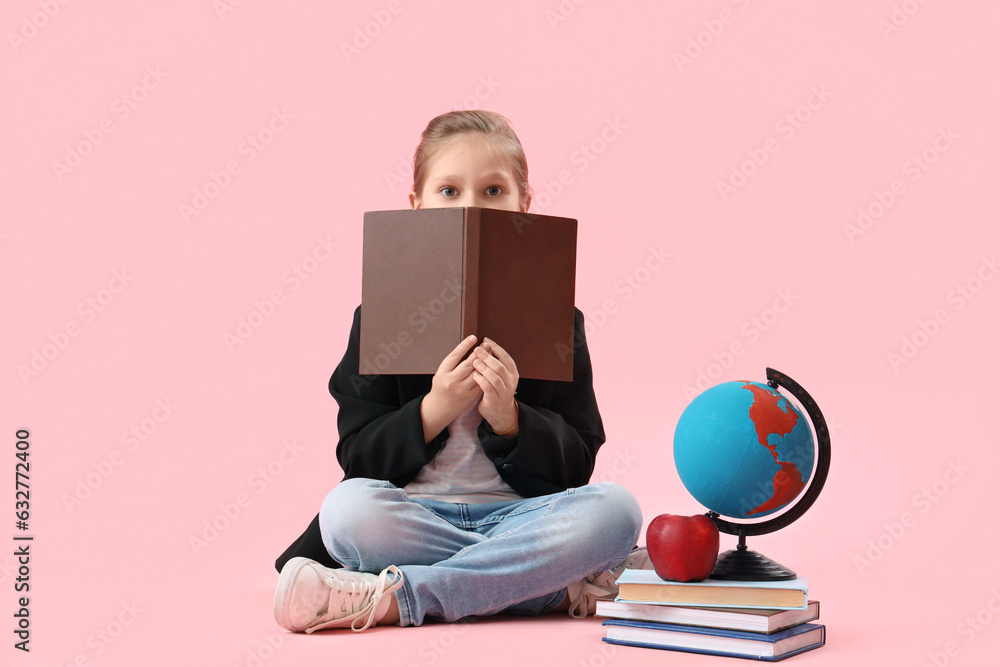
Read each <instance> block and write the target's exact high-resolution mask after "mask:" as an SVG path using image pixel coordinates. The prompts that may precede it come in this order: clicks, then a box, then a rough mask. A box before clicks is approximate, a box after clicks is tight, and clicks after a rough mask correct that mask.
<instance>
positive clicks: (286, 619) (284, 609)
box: [274, 557, 403, 634]
mask: <svg viewBox="0 0 1000 667" xmlns="http://www.w3.org/2000/svg"><path fill="white" fill-rule="evenodd" d="M389 575H392V576H393V581H392V583H391V584H389ZM402 585H403V573H402V572H400V571H399V569H398V568H396V566H395V565H390V566H389V567H387V568H386V569H384V570H382V573H381V574H378V575H375V574H371V573H368V572H356V571H353V570H343V569H331V568H328V567H324V566H322V565H320V564H319V563H317V562H316V561H314V560H310V559H308V558H300V557H299V558H292V559H291V560H290V561H288V562H287V563H285V566H284V567H283V568H281V574H280V575H278V587H277V590H276V591H275V593H274V620H275V621H277V623H278V625H280V626H281V627H283V628H285V629H286V630H291V631H292V632H302V631H305V632H306V633H307V634H311V633H313V632H316V631H317V630H323V629H325V628H344V627H350V628H351V629H352V630H354V631H355V632H360V631H362V630H365V629H366V628H368V627H369V626H372V625H375V623H376V622H377V621H379V620H381V618H382V617H383V616H384V615H385V612H386V610H387V609H388V608H389V603H390V602H391V601H392V595H391V593H392V592H393V591H395V590H396V589H397V588H399V587H400V586H402ZM359 622H362V623H363V625H361V627H358V625H357V624H358V623H359Z"/></svg>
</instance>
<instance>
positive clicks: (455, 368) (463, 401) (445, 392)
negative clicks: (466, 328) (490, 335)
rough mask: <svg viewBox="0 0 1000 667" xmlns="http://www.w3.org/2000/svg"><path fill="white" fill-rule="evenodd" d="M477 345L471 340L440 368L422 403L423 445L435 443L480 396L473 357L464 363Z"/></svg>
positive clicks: (455, 351) (445, 359) (457, 349)
mask: <svg viewBox="0 0 1000 667" xmlns="http://www.w3.org/2000/svg"><path fill="white" fill-rule="evenodd" d="M475 343H476V337H475V336H469V337H468V338H466V339H465V340H463V341H462V342H461V343H459V344H458V345H457V346H456V347H455V349H454V350H452V351H451V352H449V353H448V355H447V356H446V357H445V358H444V359H443V360H442V361H441V363H440V365H438V369H437V372H436V373H434V378H433V379H432V380H431V390H430V392H429V393H428V394H427V395H426V396H424V398H423V400H422V401H421V402H420V419H421V421H422V422H423V425H424V442H430V441H431V440H433V439H434V437H435V436H437V434H438V433H440V432H441V431H443V430H444V428H445V427H446V426H447V425H448V424H450V423H451V422H452V420H453V419H455V417H457V416H459V415H460V414H462V413H463V412H464V411H465V409H466V408H468V407H469V406H470V405H472V403H473V401H475V400H476V398H477V397H478V396H479V391H480V390H479V385H478V384H476V381H475V380H474V379H473V377H472V355H470V356H469V358H468V359H463V357H464V356H465V355H466V353H467V352H468V351H469V350H470V349H472V346H473V345H474V344H475Z"/></svg>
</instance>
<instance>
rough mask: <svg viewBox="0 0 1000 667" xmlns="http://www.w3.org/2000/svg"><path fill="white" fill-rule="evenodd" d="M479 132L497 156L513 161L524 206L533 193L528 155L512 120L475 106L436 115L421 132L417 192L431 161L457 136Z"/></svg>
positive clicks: (415, 157) (415, 181)
mask: <svg viewBox="0 0 1000 667" xmlns="http://www.w3.org/2000/svg"><path fill="white" fill-rule="evenodd" d="M472 132H478V133H480V134H482V135H483V136H484V137H486V139H487V145H488V146H489V147H490V150H491V151H492V152H493V153H494V154H495V155H497V156H499V157H502V158H504V159H506V160H507V161H508V162H510V166H511V170H512V171H513V172H514V180H515V181H516V182H517V189H518V196H519V203H520V205H521V207H522V208H523V207H524V205H525V203H526V202H527V201H528V197H529V196H530V195H531V186H530V185H528V159H527V158H526V157H525V155H524V148H522V147H521V142H520V141H519V140H518V138H517V135H516V134H514V130H513V129H511V127H510V122H509V121H508V120H507V119H506V118H504V117H503V116H501V115H500V114H498V113H494V112H492V111H483V110H481V109H474V110H470V111H450V112H448V113H445V114H441V115H440V116H437V117H436V118H433V119H432V120H431V122H429V123H427V128H426V129H425V130H424V132H423V134H421V135H420V144H419V145H418V146H417V150H416V152H414V154H413V192H414V193H415V194H416V196H417V197H420V193H421V191H422V190H423V188H424V181H426V180H427V165H428V163H429V162H430V160H431V158H433V157H434V156H435V155H437V153H438V151H440V150H441V149H442V148H444V146H446V145H447V144H448V143H449V142H450V141H451V140H452V139H453V138H455V137H457V136H461V135H463V134H469V133H472Z"/></svg>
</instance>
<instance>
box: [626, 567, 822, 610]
mask: <svg viewBox="0 0 1000 667" xmlns="http://www.w3.org/2000/svg"><path fill="white" fill-rule="evenodd" d="M808 591H809V581H808V580H807V579H805V578H801V577H800V578H798V579H793V580H790V581H731V580H725V581H723V580H719V579H706V580H704V581H697V582H678V581H664V580H663V579H660V578H659V577H658V576H656V572H655V571H654V570H625V571H624V572H623V573H622V574H621V576H620V577H618V597H617V601H619V602H646V603H649V604H661V605H678V606H697V607H746V608H758V609H805V608H806V603H807V602H808V597H807V594H808Z"/></svg>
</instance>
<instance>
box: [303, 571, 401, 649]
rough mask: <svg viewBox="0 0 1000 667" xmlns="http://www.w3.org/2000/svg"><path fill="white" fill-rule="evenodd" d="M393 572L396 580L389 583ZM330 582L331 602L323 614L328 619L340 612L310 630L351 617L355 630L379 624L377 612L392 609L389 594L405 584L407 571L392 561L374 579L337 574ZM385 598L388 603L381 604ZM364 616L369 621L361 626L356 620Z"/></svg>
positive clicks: (359, 630)
mask: <svg viewBox="0 0 1000 667" xmlns="http://www.w3.org/2000/svg"><path fill="white" fill-rule="evenodd" d="M390 574H391V575H393V577H394V581H393V582H392V584H391V585H389V586H387V584H388V575H390ZM327 585H328V586H329V587H330V604H329V606H328V607H327V610H326V613H325V614H324V615H323V618H324V619H327V618H330V617H331V616H336V618H333V619H332V620H329V621H324V622H323V623H321V624H320V625H315V626H313V627H311V628H307V629H306V634H312V633H313V632H316V631H317V630H323V629H324V628H329V627H333V626H339V625H343V624H344V621H346V620H348V619H351V629H352V630H354V631H355V632H361V631H362V630H366V629H368V628H369V627H370V626H372V625H374V624H375V616H376V615H379V614H381V613H384V612H385V610H386V609H388V607H389V598H388V597H386V596H387V595H389V594H391V593H392V592H393V591H395V590H396V589H397V588H399V587H400V586H402V585H403V573H402V572H400V571H399V569H398V568H397V567H396V566H395V565H390V566H389V567H387V568H386V569H384V570H382V573H381V574H379V575H378V579H376V580H374V581H372V580H371V579H368V580H366V581H358V580H357V579H340V578H338V577H336V576H335V575H333V576H330V577H328V578H327ZM382 602H385V604H381V603H382ZM365 612H367V614H365ZM362 618H364V619H365V624H364V625H363V626H361V627H360V628H359V627H357V626H356V623H357V622H358V621H360V620H361V619H362Z"/></svg>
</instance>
